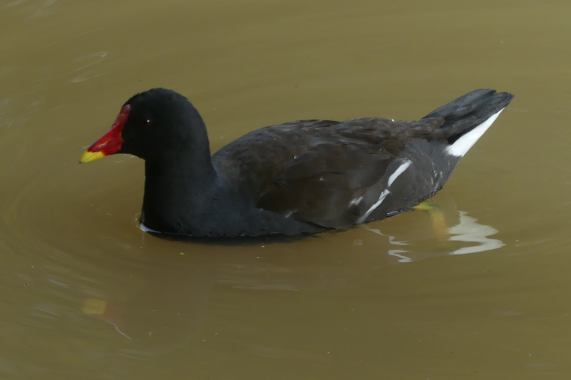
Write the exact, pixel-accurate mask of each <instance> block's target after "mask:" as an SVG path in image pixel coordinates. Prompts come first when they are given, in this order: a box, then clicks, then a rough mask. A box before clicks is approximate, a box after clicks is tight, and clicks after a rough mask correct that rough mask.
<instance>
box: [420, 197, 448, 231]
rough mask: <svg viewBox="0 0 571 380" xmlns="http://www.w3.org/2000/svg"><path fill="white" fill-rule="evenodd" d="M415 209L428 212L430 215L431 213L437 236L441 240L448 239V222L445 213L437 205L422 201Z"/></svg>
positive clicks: (433, 227)
mask: <svg viewBox="0 0 571 380" xmlns="http://www.w3.org/2000/svg"><path fill="white" fill-rule="evenodd" d="M414 209H415V210H418V211H426V212H428V215H430V221H431V224H432V229H433V230H434V233H435V234H436V236H437V237H438V238H439V239H441V240H446V239H447V238H448V222H447V221H446V218H445V217H444V213H443V212H442V210H441V209H440V208H439V207H438V206H437V205H435V204H434V203H430V202H421V203H419V204H417V205H416V206H414Z"/></svg>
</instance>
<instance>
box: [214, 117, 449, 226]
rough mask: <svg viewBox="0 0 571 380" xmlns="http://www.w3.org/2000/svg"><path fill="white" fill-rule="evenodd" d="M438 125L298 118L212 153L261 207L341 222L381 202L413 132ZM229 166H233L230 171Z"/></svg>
mask: <svg viewBox="0 0 571 380" xmlns="http://www.w3.org/2000/svg"><path fill="white" fill-rule="evenodd" d="M439 124H440V123H439V122H437V123H429V122H402V121H398V122H396V121H393V120H388V119H378V118H367V119H355V120H350V121H346V122H342V123H339V122H334V121H322V120H320V121H317V120H308V121H298V122H292V123H288V124H283V125H279V126H272V127H267V128H263V129H260V130H257V131H254V132H252V133H250V134H248V135H246V136H244V137H242V138H240V139H238V140H236V141H235V142H234V143H232V144H230V145H228V146H226V147H224V148H222V149H221V150H220V151H219V152H218V153H217V154H216V155H215V156H214V163H215V165H216V166H217V167H225V168H224V170H223V171H224V172H225V173H232V174H230V176H231V178H228V180H230V181H233V182H234V185H235V187H237V188H241V189H244V190H246V192H248V193H250V194H252V193H254V194H257V199H255V200H254V201H255V202H256V205H257V206H258V207H259V208H263V209H266V210H270V211H274V212H277V213H281V214H283V215H286V216H288V217H291V218H295V219H298V220H302V221H305V222H311V223H314V224H318V225H320V226H324V227H335V228H342V227H347V226H350V225H352V224H355V223H357V222H359V219H360V218H361V217H362V216H363V214H365V213H366V212H367V210H369V209H370V208H371V206H372V205H374V204H375V202H377V201H378V199H379V195H380V194H381V193H382V191H383V189H384V188H386V186H387V179H388V176H389V175H390V174H391V173H393V172H394V171H395V170H396V168H398V167H399V165H401V164H402V162H403V158H402V157H399V153H401V152H402V150H403V148H404V144H405V142H406V140H407V139H406V137H407V136H410V133H411V131H417V133H418V131H421V130H426V129H427V128H428V129H430V130H434V127H435V126H437V125H439ZM230 167H231V168H232V170H229V169H230Z"/></svg>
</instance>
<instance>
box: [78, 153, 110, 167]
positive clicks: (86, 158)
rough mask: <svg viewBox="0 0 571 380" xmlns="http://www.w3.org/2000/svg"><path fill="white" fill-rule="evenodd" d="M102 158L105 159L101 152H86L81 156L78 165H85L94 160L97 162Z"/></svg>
mask: <svg viewBox="0 0 571 380" xmlns="http://www.w3.org/2000/svg"><path fill="white" fill-rule="evenodd" d="M103 157H105V154H103V152H90V151H88V150H86V151H85V152H83V154H82V155H81V158H80V159H79V163H80V164H86V163H88V162H91V161H95V160H98V159H100V158H103Z"/></svg>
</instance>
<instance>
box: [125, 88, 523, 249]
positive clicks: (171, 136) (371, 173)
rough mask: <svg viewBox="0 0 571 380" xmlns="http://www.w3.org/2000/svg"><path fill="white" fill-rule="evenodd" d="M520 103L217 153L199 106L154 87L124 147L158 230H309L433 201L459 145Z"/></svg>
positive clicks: (459, 106) (296, 127) (332, 124)
mask: <svg viewBox="0 0 571 380" xmlns="http://www.w3.org/2000/svg"><path fill="white" fill-rule="evenodd" d="M511 98H512V96H511V95H510V94H508V93H497V92H495V91H494V90H475V91H472V92H470V93H468V94H466V95H464V96H462V97H460V98H458V99H456V100H454V101H452V102H451V103H449V104H446V105H444V106H442V107H440V108H437V109H436V110H434V111H432V112H431V113H429V114H428V115H426V116H425V117H424V118H422V119H420V120H418V121H401V120H391V119H383V118H374V117H368V118H359V119H352V120H346V121H332V120H300V121H293V122H289V123H284V124H280V125H274V126H269V127H265V128H261V129H257V130H255V131H253V132H250V133H248V134H246V135H244V136H243V137H241V138H239V139H237V140H235V141H234V142H232V143H230V144H228V145H226V146H224V147H223V148H221V149H220V150H219V151H218V152H216V153H215V154H214V155H213V156H211V155H210V150H209V143H208V137H207V134H206V129H205V126H204V123H203V121H202V118H201V117H200V115H199V113H198V111H197V110H196V109H195V108H194V106H193V105H192V104H191V103H190V102H189V101H188V100H187V99H186V98H185V97H183V96H182V95H180V94H178V93H176V92H174V91H172V90H166V89H152V90H148V91H145V92H143V93H140V94H137V95H135V96H133V97H132V98H131V99H129V100H128V101H127V102H126V103H125V104H126V105H128V106H129V109H130V112H129V117H128V119H127V121H126V123H125V125H124V126H123V127H122V131H121V135H122V147H121V150H120V151H118V152H117V153H131V154H135V155H137V156H139V157H141V158H143V159H145V175H146V179H145V195H144V201H143V211H142V216H141V222H142V223H143V224H144V226H146V227H147V228H149V229H151V230H154V231H157V232H161V233H164V234H169V235H184V236H195V237H215V238H221V237H238V236H250V237H253V236H265V235H290V236H291V235H300V234H310V233H315V232H319V231H323V230H327V229H343V228H348V227H350V226H352V225H354V224H359V223H364V222H369V221H372V220H377V219H382V218H385V217H387V216H391V215H395V214H398V213H400V212H402V211H404V210H408V209H410V208H411V207H413V206H414V205H416V204H417V203H419V202H421V201H422V200H424V199H426V198H428V197H430V196H432V195H433V194H434V193H435V192H437V191H438V190H440V189H441V188H442V186H443V185H444V183H445V182H446V180H447V179H448V177H449V176H450V174H451V172H452V170H453V169H454V167H455V166H456V164H457V162H458V160H459V159H460V158H461V156H460V155H458V154H457V153H456V154H451V153H450V152H451V151H453V150H450V146H451V144H455V143H458V144H460V143H464V142H462V141H460V139H461V138H462V137H463V136H466V135H467V134H468V133H469V132H470V131H472V130H474V128H476V127H478V126H480V125H482V123H485V122H487V121H488V120H490V121H489V123H491V121H493V120H492V119H493V118H492V116H493V115H494V116H493V117H494V118H495V114H497V113H498V112H499V111H501V110H502V109H503V108H504V107H506V106H507V105H508V104H509V102H510V100H511ZM484 130H485V129H484ZM482 133H483V132H482ZM470 138H471V137H470ZM476 139H477V137H476ZM466 140H469V139H468V138H466ZM464 144H465V143H464ZM468 148H469V147H468ZM456 149H458V148H456Z"/></svg>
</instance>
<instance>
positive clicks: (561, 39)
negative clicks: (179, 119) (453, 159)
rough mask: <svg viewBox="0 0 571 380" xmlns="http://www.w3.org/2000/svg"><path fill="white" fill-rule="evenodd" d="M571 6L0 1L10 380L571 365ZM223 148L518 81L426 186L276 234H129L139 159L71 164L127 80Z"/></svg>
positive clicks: (534, 372)
mask: <svg viewBox="0 0 571 380" xmlns="http://www.w3.org/2000/svg"><path fill="white" fill-rule="evenodd" d="M570 11H571V5H569V4H568V2H564V1H550V2H543V3H542V2H534V1H519V2H513V1H502V2H497V1H488V0H484V1H480V2H477V3H473V4H462V3H459V2H453V1H441V2H438V3H431V4H429V3H426V2H421V1H407V2H400V3H398V4H397V3H394V2H391V3H386V4H380V3H379V2H377V1H372V0H371V1H367V0H359V1H356V2H352V3H350V4H349V3H347V2H342V1H321V0H316V1H313V2H310V3H308V2H302V1H278V0H275V1H271V2H262V1H259V0H240V1H233V2H230V1H225V2H221V1H219V2H207V1H204V0H200V1H194V2H192V4H191V3H188V2H184V1H174V0H171V1H164V2H151V1H138V2H135V1H124V2H116V3H110V2H109V3H101V2H99V3H95V2H87V1H74V2H72V1H57V0H28V1H26V0H20V1H18V0H7V1H6V0H4V1H1V0H0V25H1V27H0V28H1V30H2V31H3V33H0V57H2V59H1V60H0V158H1V159H0V178H1V181H2V182H1V183H2V186H1V188H0V210H1V212H0V257H1V258H2V266H0V305H1V310H2V313H1V315H0V336H1V337H2V345H1V347H0V375H1V376H0V377H1V378H2V379H35V378H42V379H138V380H140V379H157V378H159V377H161V378H163V377H170V378H175V379H183V378H184V379H187V378H192V379H269V378H271V379H347V378H355V379H379V378H387V379H458V378H474V379H492V378H498V379H505V378H519V379H537V378H541V379H547V378H561V379H566V378H568V377H569V375H570V373H571V364H569V363H570V362H569V360H568V359H569V354H570V349H569V347H571V346H570V344H571V333H570V332H569V328H568V326H569V323H570V322H571V315H570V312H571V306H570V304H569V303H568V302H567V299H568V289H569V288H570V286H571V280H570V277H569V275H568V268H569V267H570V265H571V259H569V249H568V247H569V243H570V238H569V233H568V231H569V228H570V226H571V222H570V221H569V218H568V214H569V210H570V206H571V196H570V195H569V194H570V191H569V190H570V187H571V180H570V178H571V169H570V168H569V166H568V165H567V164H566V163H567V162H569V161H570V159H571V157H570V156H571V150H570V149H569V141H570V138H571V129H570V128H569V125H568V124H569V122H570V121H571V120H570V117H569V110H568V108H569V104H570V103H571V91H569V86H568V83H569V79H571V78H570V77H571V71H570V69H569V67H571V66H570V64H571V51H570V50H569V49H568V46H569V45H570V41H569V40H570V37H569V36H571V24H569V22H568V19H569V17H568V15H569V12H570ZM155 86H165V87H170V88H174V89H177V90H179V91H180V92H182V93H184V94H186V95H188V96H189V97H190V98H191V99H192V100H193V102H194V103H195V104H196V106H197V107H198V108H199V109H200V110H201V112H202V114H203V116H204V118H205V120H206V122H207V125H208V126H209V132H210V138H211V144H212V147H213V148H214V149H217V148H219V147H220V146H222V145H223V144H225V143H227V142H229V141H231V140H232V139H234V138H236V137H238V136H240V135H242V134H244V133H246V132H248V131H250V130H252V129H254V128H257V127H261V126H264V125H268V124H271V123H276V122H282V121H287V120H294V119H301V118H337V119H343V118H351V117H357V116H366V115H379V116H386V117H395V118H403V119H406V118H417V117H419V116H422V115H423V114H425V113H427V112H428V111H430V110H431V109H433V108H435V107H436V106H438V105H440V104H442V103H444V102H446V101H448V100H450V99H451V98H453V97H455V96H458V95H460V94H462V93H464V92H466V91H468V90H471V89H473V88H479V87H495V88H498V89H501V90H509V91H511V92H513V93H514V94H515V95H516V99H515V101H514V102H513V104H512V105H511V106H510V107H509V108H508V109H507V110H506V112H504V113H503V114H502V116H501V117H500V118H499V120H498V121H497V122H496V124H495V125H494V126H493V127H492V128H491V129H490V131H489V132H488V133H487V134H486V136H485V137H484V138H483V139H482V140H481V141H480V142H479V143H478V144H477V145H476V146H475V147H474V148H473V149H472V151H471V152H470V153H469V154H468V155H467V156H466V158H465V159H464V160H463V162H462V163H461V164H460V166H459V167H458V169H457V170H456V172H455V174H454V175H453V177H452V179H451V180H450V182H449V183H448V184H447V186H446V187H445V190H444V191H443V192H441V193H440V194H439V195H438V196H437V197H436V198H434V199H433V203H435V204H436V205H437V206H438V207H439V209H440V210H441V213H442V214H441V216H440V218H439V219H438V220H437V222H436V223H435V222H433V221H432V220H431V217H430V215H429V213H427V212H422V211H417V212H412V213H407V214H404V215H401V216H398V217H395V218H391V219H388V220H386V221H381V222H377V223H372V224H369V225H366V226H361V227H358V228H355V229H352V230H349V231H345V232H340V233H328V234H323V235H320V236H317V237H312V238H308V239H304V240H299V241H292V242H285V243H268V244H261V243H259V244H239V245H229V244H205V243H192V242H190V243H189V242H174V241H168V240H161V239H158V238H155V237H152V236H150V235H146V234H144V233H142V232H141V231H139V230H138V229H137V217H138V213H139V209H140V204H141V199H142V181H143V164H142V162H141V161H140V160H138V159H135V158H130V157H122V156H113V157H110V158H106V159H105V160H102V161H98V162H96V163H94V164H91V165H85V166H80V165H78V164H77V161H78V158H79V155H80V153H81V151H82V148H84V147H85V146H86V145H88V144H90V143H92V142H93V141H94V140H95V139H96V138H97V137H99V136H100V135H101V134H102V133H103V132H105V131H106V130H107V129H108V128H109V126H110V125H111V122H112V121H113V118H114V117H115V115H116V113H117V112H118V110H119V107H120V105H121V104H122V103H123V102H124V101H125V100H126V99H127V98H128V97H130V96H131V95H132V94H133V93H135V92H137V91H141V90H144V89H146V88H149V87H155Z"/></svg>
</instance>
